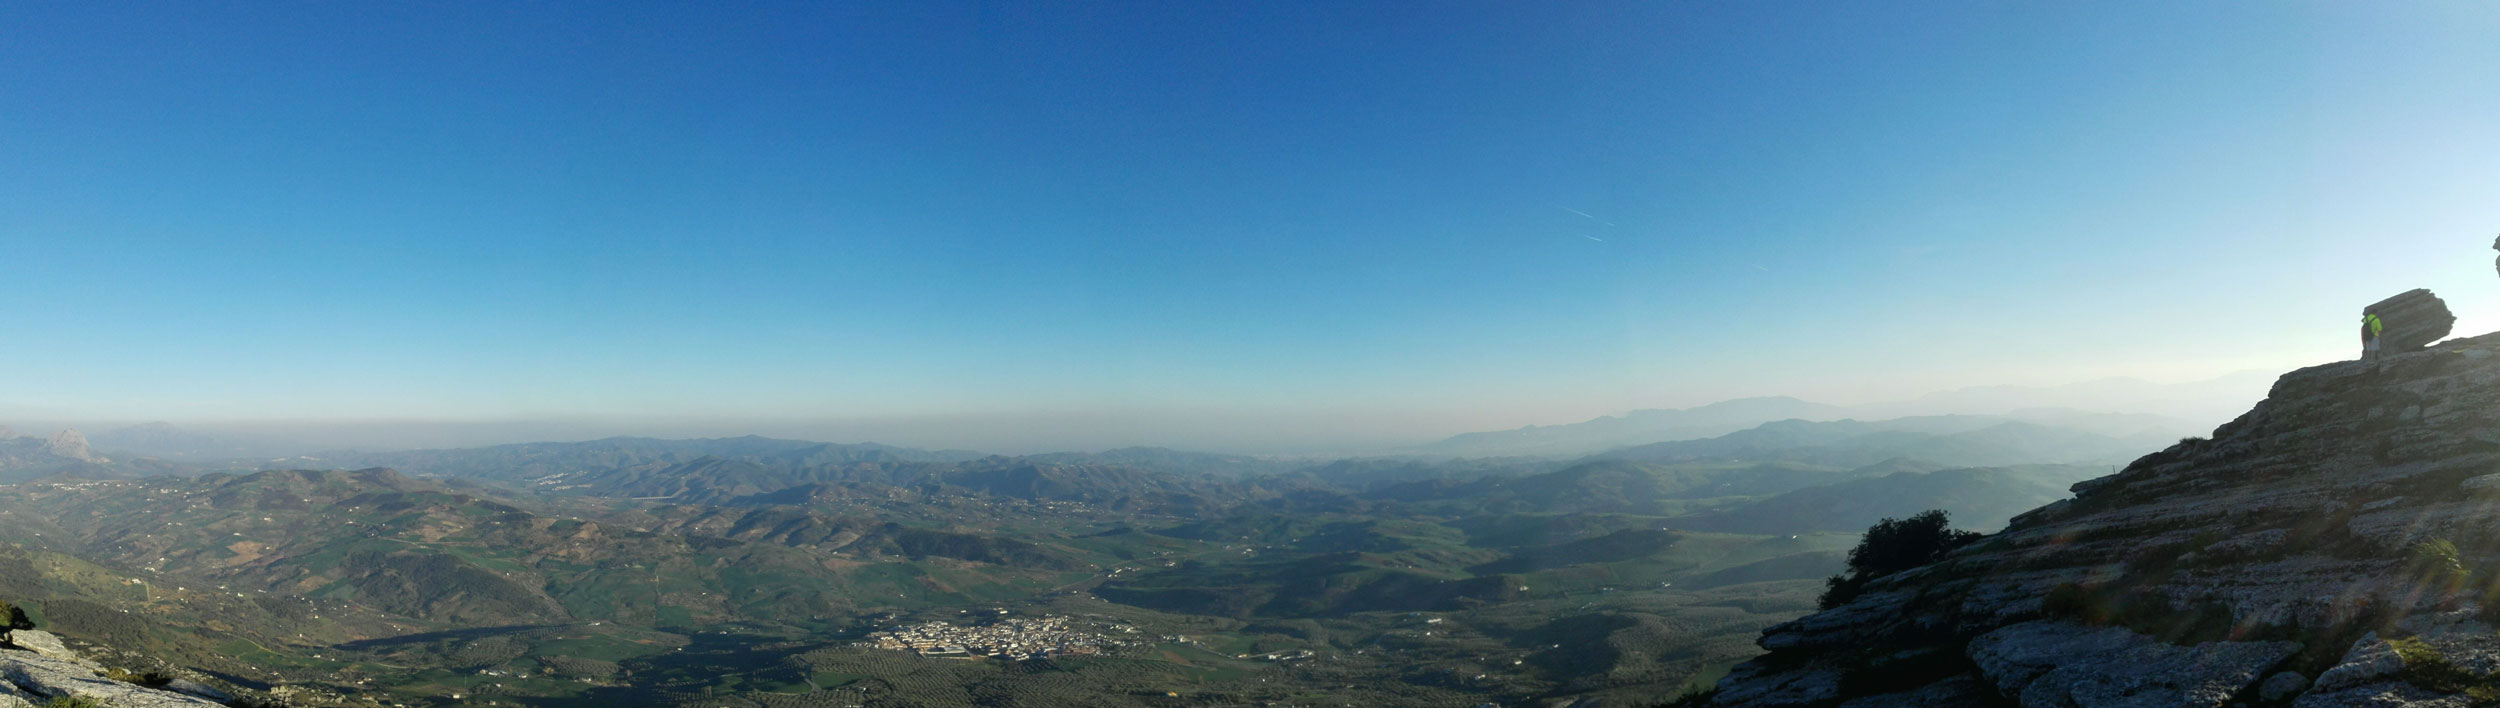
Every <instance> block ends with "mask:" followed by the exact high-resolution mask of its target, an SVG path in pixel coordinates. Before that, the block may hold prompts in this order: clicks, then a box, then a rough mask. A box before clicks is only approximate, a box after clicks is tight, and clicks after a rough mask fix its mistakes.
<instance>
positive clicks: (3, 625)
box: [0, 600, 35, 630]
mask: <svg viewBox="0 0 2500 708" xmlns="http://www.w3.org/2000/svg"><path fill="white" fill-rule="evenodd" d="M34 628H35V621H34V620H31V619H27V618H26V611H25V610H21V609H18V608H17V606H16V605H11V604H9V603H8V601H7V600H0V630H9V629H34Z"/></svg>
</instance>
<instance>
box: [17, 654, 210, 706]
mask: <svg viewBox="0 0 2500 708" xmlns="http://www.w3.org/2000/svg"><path fill="white" fill-rule="evenodd" d="M96 668H97V667H96V665H95V664H91V663H87V662H83V661H74V660H70V659H56V658H52V657H47V656H38V655H36V654H33V653H30V652H22V651H0V683H6V684H10V685H13V686H15V687H16V688H17V689H18V690H19V691H21V692H23V693H25V694H27V695H30V696H35V697H38V698H43V699H51V698H57V697H61V696H75V697H78V698H85V699H89V700H93V701H95V702H98V703H102V704H104V705H108V706H113V708H212V707H214V706H219V705H222V704H219V703H217V702H214V701H209V700H205V699H200V698H194V697H191V696H186V695H182V694H179V693H174V692H172V691H160V690H157V689H153V688H147V687H144V686H134V685H131V684H127V683H122V682H120V681H114V680H111V679H107V678H101V677H98V676H96V674H95V672H96Z"/></svg>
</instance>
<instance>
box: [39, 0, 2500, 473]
mask: <svg viewBox="0 0 2500 708" xmlns="http://www.w3.org/2000/svg"><path fill="white" fill-rule="evenodd" d="M2495 38H2500V6H2494V5H2491V4H2488V3H2405V4H2364V3H2321V4H2308V3H2273V2H2265V3H2252V2H2191V3H2167V2H2164V3H2107V2H2089V3H2085V2H2077V3H1973V2H1951V3H1824V2H1797V3H1788V2H1638V3H1526V2H1521V3H1502V4H1484V3H1443V2H1427V3H1395V4H1391V3H1345V2H1314V3H1287V2H1239V3H1220V2H1219V3H1198V2H1188V3H1135V4H1097V3H1014V4H999V5H989V6H984V5H956V4H946V3H920V2H914V3H881V4H851V3H789V4H768V3H671V4H650V5H644V4H630V3H573V4H567V3H488V2H447V3H339V2H326V3H303V4H282V3H251V4H235V3H161V2H149V3H135V4H119V3H103V2H93V3H90V2H76V3H12V4H8V5H6V6H0V253H5V254H6V256H5V259H0V303H5V308H6V313H7V314H6V315H5V316H0V421H4V420H7V419H8V418H9V417H11V416H16V417H42V418H51V419H75V418H90V419H169V420H176V421H216V420H316V419H329V418H340V417H345V418H359V419H418V420H464V421H495V420H559V419H564V420H575V419H579V420H589V419H599V420H633V421H641V422H640V423H637V425H645V426H646V427H648V428H649V429H648V430H641V431H640V432H651V433H658V434H669V433H672V432H676V431H679V430H692V429H694V428H695V427H701V426H699V425H696V424H697V423H702V424H706V425H711V426H713V427H714V428H717V427H719V426H722V425H733V424H744V423H741V421H751V422H755V423H756V424H758V425H761V424H763V423H766V422H775V421H778V422H779V423H783V424H789V425H796V424H797V422H805V421H816V422H819V423H823V427H822V428H821V430H822V436H824V437H839V436H842V435H843V434H845V433H846V432H857V431H878V432H879V433H880V434H883V435H884V436H885V437H894V438H901V439H902V440H901V441H904V442H914V443H922V444H931V443H943V442H951V443H953V444H958V445H964V446H976V447H977V446H981V445H983V444H985V443H987V442H995V440H984V439H961V440H949V439H948V435H949V430H950V429H955V430H963V431H974V430H976V429H983V428H980V426H965V427H960V428H950V426H955V425H957V424H958V423H961V422H963V421H970V420H978V421H986V422H985V423H984V424H983V425H986V426H988V428H986V429H998V428H1002V427H1005V428H1014V427H1017V426H1019V425H1024V424H1025V423H1030V425H1025V427H1024V429H1025V430H1027V431H1028V432H1031V431H1043V433H1047V434H1053V435H1056V434H1062V433H1064V434H1065V436H1066V440H1067V441H1068V443H1069V444H1068V445H1067V446H1070V447H1084V446H1095V445H1108V444H1126V443H1157V442H1165V443H1174V444H1199V445H1207V446H1222V445H1223V444H1224V442H1225V440H1226V438H1225V435H1226V433H1225V432H1223V431H1225V430H1238V429H1258V432H1259V433H1260V434H1262V435H1266V436H1267V437H1265V438H1260V440H1262V441H1263V442H1261V443H1260V444H1268V443H1272V442H1278V441H1276V440H1271V439H1269V438H1274V437H1277V436H1280V435H1281V436H1285V437H1291V435H1293V434H1300V433H1295V432H1294V431H1303V432H1307V433H1309V434H1310V435H1312V436H1314V439H1315V440H1317V439H1321V438H1326V439H1329V440H1332V441H1333V440H1354V439H1357V438H1366V437H1368V438H1371V439H1379V440H1390V439H1397V438H1400V437H1411V436H1422V437H1434V436H1438V435H1441V434H1447V433H1450V432H1457V431H1460V430H1467V429H1482V428H1498V427H1511V426H1516V425H1520V424H1526V423H1551V422H1561V421H1566V420H1576V419H1581V418H1586V417H1589V416H1593V415H1598V414H1603V413H1609V412H1615V411H1620V410H1624V409H1630V408H1639V407H1661V406H1681V405H1690V404H1697V403H1704V402H1708V401H1710V400H1716V399H1720V398H1728V397H1734V396H1743V395H1761V394H1793V395H1799V396H1803V397H1808V398H1815V399H1818V400H1828V401H1835V402H1844V403H1845V402H1854V401H1864V400H1875V399H1882V398H1888V397H1901V396H1907V395H1912V394H1917V393H1921V392H1925V391H1928V390H1935V389H1941V388H1950V387H1954V386H1963V385H1975V384H2001V383H2015V384H2052V383H2063V382H2069V381H2076V380H2083V379H2089V378H2096V377H2103V376H2118V375H2129V376H2138V377H2142V378H2148V379H2153V380H2186V379H2194V378H2200V377H2207V376H2214V375H2219V374H2223V373H2226V372H2230V371H2234V370H2240V369H2247V368H2263V369H2283V368H2290V367H2293V366H2299V365H2304V364H2308V363H2316V362H2320V361H2326V360H2332V359H2335V358H2339V357H2349V356H2350V355H2351V350H2353V349H2355V348H2356V347H2357V345H2356V344H2355V343H2354V342H2353V341H2350V340H2352V338H2353V335H2352V333H2351V331H2350V330H2352V329H2353V327H2352V326H2350V323H2351V321H2353V319H2354V318H2355V317H2356V315H2357V311H2358V309H2359V308H2360V307H2361V305H2363V304H2366V303H2367V302H2369V301H2371V300H2375V299H2378V298H2380V297H2384V296H2386V295H2389V294H2393V293H2395V292H2398V291H2401V290H2404V289H2407V288H2411V287H2417V286H2428V287H2433V288H2435V289H2438V290H2439V291H2440V292H2441V293H2442V294H2443V295H2446V296H2448V298H2449V300H2450V302H2451V304H2452V306H2454V307H2455V308H2456V309H2457V310H2458V311H2459V314H2460V315H2461V316H2462V317H2463V318H2464V322H2462V323H2460V330H2461V333H2469V334H2470V333H2478V332H2481V331H2487V330H2490V329H2493V328H2495V327H2500V317H2495V316H2493V315H2492V313H2491V310H2493V300H2494V299H2495V297H2500V282H2495V280H2494V274H2493V272H2492V270H2491V258H2492V256H2493V255H2495V254H2494V253H2493V252H2492V251H2490V250H2489V248H2488V244H2489V243H2490V242H2491V240H2492V238H2493V236H2494V235H2495V233H2500V199H2496V198H2495V195H2500V41H2495ZM724 421H726V422H724ZM1017 421H1023V423H1018V422H1017ZM914 425H917V426H919V427H917V428H915V427H913V426H914ZM672 426H674V427H672ZM689 426H692V427H689ZM845 426H850V427H845ZM788 427H789V426H788V425H784V426H783V428H782V429H787V428H788ZM706 430H711V428H706ZM913 430H917V431H919V432H908V431H913ZM892 431H906V432H892ZM1050 431H1060V432H1050ZM1279 431H1282V432H1279ZM619 432H636V431H619ZM1043 433H1033V434H1043ZM1330 436H1334V437H1333V438H1332V437H1330ZM966 437H971V438H979V437H980V435H977V434H969V433H967V435H966ZM1251 437H1258V436H1251ZM1245 439H1246V438H1245ZM1036 444H1039V443H1036Z"/></svg>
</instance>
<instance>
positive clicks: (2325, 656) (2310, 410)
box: [1706, 334, 2500, 708]
mask: <svg viewBox="0 0 2500 708" xmlns="http://www.w3.org/2000/svg"><path fill="white" fill-rule="evenodd" d="M2074 491H2075V495H2076V496H2075V497H2074V498H2073V499H2069V500H2066V501H2061V502H2058V503H2055V504H2051V505H2049V506H2046V507H2042V508H2040V509H2036V510H2033V511H2031V512H2029V513H2026V514H2024V515H2022V516H2019V517H2016V518H2015V520H2014V521H2013V523H2012V524H2010V525H2009V526H2008V527H2007V528H2006V530H2005V531H2003V532H2000V533H1998V534H1996V535H1994V536H1991V537H1988V538H1986V539H1984V540H1982V541H1980V542H1979V543H1976V544H1973V545H1971V546H1968V547H1965V548H1963V549H1961V550H1959V551H1957V552H1955V553H1953V554H1952V555H1950V556H1948V557H1947V558H1946V559H1945V560H1943V561H1940V562H1938V563H1935V564H1932V565H1929V566H1926V567H1923V568H1919V569H1916V570H1911V571H1907V572H1903V573H1899V574H1896V575H1892V576H1887V577H1883V578H1879V579H1877V580H1875V581H1874V582H1873V583H1871V584H1870V585H1869V586H1868V588H1867V590H1866V592H1865V593H1864V594H1862V595H1859V596H1858V597H1857V598H1856V599H1855V600H1854V601H1851V602H1849V603H1848V604H1846V605H1843V606H1840V607H1836V608H1833V609H1831V610H1828V611H1825V612H1821V613H1817V614H1813V615H1809V616H1806V617H1803V618H1800V619H1798V620H1796V621H1793V622H1788V623H1785V624H1781V625H1778V626H1774V627H1772V628H1770V629H1768V630H1765V631H1764V632H1763V636H1762V638H1761V640H1760V644H1761V645H1762V647H1763V648H1764V649H1767V650H1769V653H1768V654H1765V655H1763V656H1761V657H1759V658H1756V659H1755V660H1753V661H1750V662H1747V663H1745V664H1743V665H1741V666H1739V667H1737V668H1736V670H1735V671H1734V672H1733V673H1731V674H1730V675H1728V676H1727V677H1726V678H1725V679H1723V680H1721V681H1720V682H1719V684H1718V692H1717V694H1716V695H1715V696H1714V697H1712V698H1710V699H1709V700H1708V701H1707V702H1706V704H1708V705H1717V706H1816V707H1823V706H1842V707H1845V708H1889V707H1896V706H1898V707H1905V708H1906V707H1912V706H1918V707H1927V706H2023V707H2024V708H2051V707H2056V708H2102V707H2116V706H2128V707H2143V708H2154V707H2169V706H2180V707H2187V706H2248V707H2249V708H2264V707H2288V708H2340V707H2344V706H2396V705H2425V706H2457V707H2463V706H2479V705H2500V630H2495V628H2494V627H2495V625H2500V622H2496V621H2495V620H2500V334H2490V335H2484V336H2481V337H2474V338H2470V339H2461V340H2453V341H2450V342H2447V343H2445V344H2441V345H2439V346H2435V347H2431V348H2429V349H2426V350H2422V351H2417V352H2410V353H2403V354H2395V355H2390V356H2385V357H2382V358H2380V359H2377V360H2372V361H2353V362H2342V363H2336V364H2327V365H2323V366H2315V367H2310V368H2306V369H2301V370H2299V371H2294V372H2292V373H2289V374H2286V375H2284V376H2283V377H2282V378H2281V379H2280V380H2278V381H2277V382H2276V383H2275V385H2274V388H2273V390H2272V392H2271V393H2269V394H2268V396H2267V398H2266V400H2265V401H2263V402H2261V403H2259V404H2258V405H2257V406H2256V408H2254V409H2252V410H2250V411H2249V412H2248V413H2246V414H2244V415H2242V416H2240V417H2239V419H2237V420H2234V421H2232V422H2230V423H2228V424H2225V425H2223V426H2222V427H2221V428H2219V429H2217V430H2216V431H2215V433H2214V437H2213V439H2210V440H2206V439H2199V438H2189V439H2186V440H2182V441H2180V442H2179V444H2177V445H2175V446H2172V447H2171V448H2169V449H2166V450H2163V451H2161V452H2157V453H2154V454H2151V455H2147V456H2145V457H2144V458H2142V459H2139V460H2136V461H2135V462H2134V463H2133V464H2130V465H2128V466H2127V467H2126V469H2124V470H2123V471H2120V472H2118V473H2117V474H2114V475H2110V476H2107V477H2102V478H2099V479H2094V480H2089V481H2085V482H2082V483H2079V484H2076V485H2075V486H2074Z"/></svg>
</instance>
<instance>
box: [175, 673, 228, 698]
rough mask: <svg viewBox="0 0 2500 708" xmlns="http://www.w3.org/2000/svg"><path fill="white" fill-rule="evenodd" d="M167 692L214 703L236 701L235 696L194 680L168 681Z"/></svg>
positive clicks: (179, 679)
mask: <svg viewBox="0 0 2500 708" xmlns="http://www.w3.org/2000/svg"><path fill="white" fill-rule="evenodd" d="M165 690H168V691H173V692H175V693H181V694H187V695H193V696H198V697H201V698H206V699H209V700H212V701H221V702H222V701H228V700H233V699H234V695H233V694H230V693H227V692H225V691H220V690H217V687H215V686H210V685H208V684H205V683H200V682H198V681H193V680H191V679H184V678H178V679H174V680H172V681H167V682H165Z"/></svg>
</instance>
